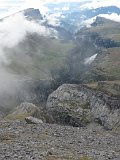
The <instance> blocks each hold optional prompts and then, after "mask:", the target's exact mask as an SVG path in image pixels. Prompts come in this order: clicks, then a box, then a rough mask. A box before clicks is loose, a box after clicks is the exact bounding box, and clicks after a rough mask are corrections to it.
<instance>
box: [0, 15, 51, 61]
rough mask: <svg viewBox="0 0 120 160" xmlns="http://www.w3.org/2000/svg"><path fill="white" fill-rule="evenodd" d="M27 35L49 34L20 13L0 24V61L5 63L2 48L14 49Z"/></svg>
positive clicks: (42, 27)
mask: <svg viewBox="0 0 120 160" xmlns="http://www.w3.org/2000/svg"><path fill="white" fill-rule="evenodd" d="M27 33H38V34H39V35H42V36H48V35H49V34H50V32H49V30H47V29H46V28H45V27H44V26H42V25H39V24H37V23H35V22H32V21H28V20H27V19H25V17H24V15H23V14H22V13H19V14H16V15H13V16H11V17H8V18H6V19H5V20H4V21H2V22H0V57H1V58H0V61H4V62H5V61H6V58H5V53H4V48H5V47H6V48H12V47H15V46H16V45H17V44H18V43H20V42H21V41H22V40H23V39H24V38H25V36H26V35H27Z"/></svg>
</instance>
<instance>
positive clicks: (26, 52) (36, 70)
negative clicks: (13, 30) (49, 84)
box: [6, 34, 74, 79]
mask: <svg viewBox="0 0 120 160" xmlns="http://www.w3.org/2000/svg"><path fill="white" fill-rule="evenodd" d="M73 47H74V45H73V43H72V42H63V41H61V40H57V39H51V38H49V37H41V36H39V35H36V34H33V35H28V36H27V37H26V39H25V40H24V41H23V42H21V43H20V44H19V45H18V46H16V47H15V48H12V49H6V52H7V56H8V58H9V59H10V63H9V64H8V66H7V67H6V69H8V70H10V71H12V72H13V73H15V74H21V75H27V76H29V77H31V78H33V79H36V78H39V79H51V74H50V72H51V69H53V68H59V67H60V66H62V65H63V64H64V61H65V59H66V56H67V55H68V54H69V53H70V50H71V49H72V48H73Z"/></svg>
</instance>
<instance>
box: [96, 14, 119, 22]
mask: <svg viewBox="0 0 120 160" xmlns="http://www.w3.org/2000/svg"><path fill="white" fill-rule="evenodd" d="M99 16H100V17H104V18H106V19H110V20H113V21H116V22H120V15H118V14H116V13H112V14H100V15H99Z"/></svg>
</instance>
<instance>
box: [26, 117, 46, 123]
mask: <svg viewBox="0 0 120 160" xmlns="http://www.w3.org/2000/svg"><path fill="white" fill-rule="evenodd" d="M25 121H26V122H27V123H29V124H32V123H33V124H41V123H43V121H42V120H41V119H38V118H35V117H32V116H29V117H26V118H25Z"/></svg>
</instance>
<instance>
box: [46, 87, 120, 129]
mask: <svg viewBox="0 0 120 160" xmlns="http://www.w3.org/2000/svg"><path fill="white" fill-rule="evenodd" d="M46 108H47V110H48V112H49V114H50V115H52V117H53V119H54V121H55V122H56V123H59V124H68V125H72V126H86V125H88V124H90V123H94V122H96V123H98V124H100V125H101V126H104V128H106V129H109V130H112V129H113V130H119V129H120V98H119V97H112V96H110V95H108V94H105V93H103V92H100V91H96V90H93V89H89V88H87V87H85V86H82V85H72V84H64V85H62V86H60V87H59V88H58V89H57V90H56V91H54V92H53V93H52V94H51V95H50V96H49V98H48V101H47V107H46Z"/></svg>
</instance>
